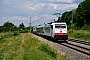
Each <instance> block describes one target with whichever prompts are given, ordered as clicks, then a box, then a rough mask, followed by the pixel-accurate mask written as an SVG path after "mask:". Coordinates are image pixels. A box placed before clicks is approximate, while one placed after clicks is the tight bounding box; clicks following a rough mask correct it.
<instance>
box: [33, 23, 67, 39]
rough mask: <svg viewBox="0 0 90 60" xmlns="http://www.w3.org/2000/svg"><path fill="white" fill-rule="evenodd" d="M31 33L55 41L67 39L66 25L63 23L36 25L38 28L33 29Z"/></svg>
mask: <svg viewBox="0 0 90 60" xmlns="http://www.w3.org/2000/svg"><path fill="white" fill-rule="evenodd" d="M33 31H34V32H35V33H36V34H38V35H42V36H45V37H50V38H53V40H55V41H57V40H60V41H66V40H67V39H68V34H67V24H66V23H65V22H60V23H57V22H54V23H49V24H45V25H42V26H39V25H38V27H37V26H36V28H35V27H34V29H33Z"/></svg>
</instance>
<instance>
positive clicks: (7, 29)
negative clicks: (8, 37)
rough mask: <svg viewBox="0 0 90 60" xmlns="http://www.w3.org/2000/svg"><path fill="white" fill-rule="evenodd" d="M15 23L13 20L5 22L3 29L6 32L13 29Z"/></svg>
mask: <svg viewBox="0 0 90 60" xmlns="http://www.w3.org/2000/svg"><path fill="white" fill-rule="evenodd" d="M13 26H14V24H12V23H11V22H9V21H8V22H5V23H4V25H3V31H4V32H8V31H11V29H12V28H13Z"/></svg>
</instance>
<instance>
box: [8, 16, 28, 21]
mask: <svg viewBox="0 0 90 60" xmlns="http://www.w3.org/2000/svg"><path fill="white" fill-rule="evenodd" d="M8 20H28V17H22V16H12V17H9V18H8Z"/></svg>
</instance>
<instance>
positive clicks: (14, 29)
mask: <svg viewBox="0 0 90 60" xmlns="http://www.w3.org/2000/svg"><path fill="white" fill-rule="evenodd" d="M29 30H30V28H29V27H25V26H24V24H23V23H21V24H20V25H19V26H15V25H14V24H13V23H11V22H9V21H8V22H5V23H4V24H3V26H0V33H1V32H19V33H23V32H28V31H29Z"/></svg>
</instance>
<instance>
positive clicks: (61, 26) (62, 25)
mask: <svg viewBox="0 0 90 60" xmlns="http://www.w3.org/2000/svg"><path fill="white" fill-rule="evenodd" d="M55 28H66V25H65V24H55Z"/></svg>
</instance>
